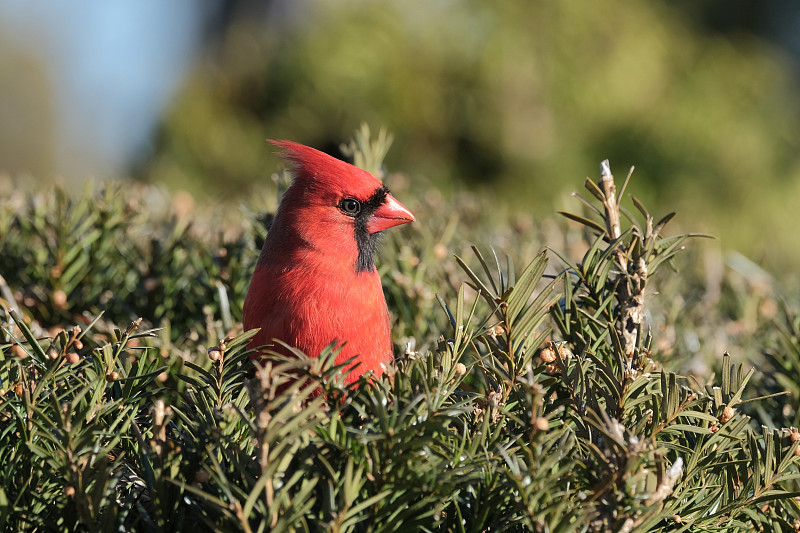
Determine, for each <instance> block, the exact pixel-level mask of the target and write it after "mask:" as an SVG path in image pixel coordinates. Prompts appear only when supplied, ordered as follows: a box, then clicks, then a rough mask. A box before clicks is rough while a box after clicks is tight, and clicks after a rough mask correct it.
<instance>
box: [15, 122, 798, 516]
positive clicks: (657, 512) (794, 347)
mask: <svg viewBox="0 0 800 533" xmlns="http://www.w3.org/2000/svg"><path fill="white" fill-rule="evenodd" d="M385 141H386V139H385V138H381V140H379V142H376V143H370V142H367V140H366V137H365V136H364V135H363V134H362V135H361V136H359V137H358V140H357V142H355V143H353V144H351V145H350V147H349V148H350V151H351V153H354V155H357V156H359V158H357V159H358V160H359V161H361V163H362V164H365V165H370V166H374V165H375V164H376V157H375V154H378V155H379V156H380V155H382V154H383V153H385V148H386V146H385ZM377 159H378V160H379V159H380V157H377ZM628 177H629V178H630V175H629V176H628ZM386 180H387V182H390V185H391V186H392V188H393V190H394V191H395V193H396V194H397V195H398V197H399V198H402V199H403V201H404V202H407V198H406V197H405V196H403V186H404V181H403V179H402V176H397V175H389V176H387V177H386ZM278 181H279V182H280V181H281V179H280V178H279V180H278ZM627 187H632V185H629V180H628V179H626V180H625V182H624V184H620V186H619V189H620V190H619V191H617V184H616V183H615V181H614V178H613V176H612V174H611V169H610V167H609V166H608V164H607V163H604V165H603V166H602V168H601V177H600V179H599V180H591V179H588V180H587V181H586V188H587V190H588V191H589V193H590V196H589V200H587V199H584V198H582V197H580V196H578V198H579V199H580V200H581V201H582V204H580V205H582V208H581V209H580V210H578V212H577V213H565V214H566V216H567V218H568V219H570V220H569V221H562V222H558V223H556V222H553V221H552V220H550V221H543V222H541V223H540V219H542V218H544V217H542V216H541V215H540V214H538V213H537V214H536V216H535V217H534V219H535V220H536V224H533V223H532V221H531V219H526V218H521V219H516V220H514V221H513V222H509V224H508V225H507V226H506V227H501V228H496V227H495V226H493V225H491V224H489V223H488V222H487V220H486V212H487V211H489V210H490V209H489V207H490V206H489V205H488V204H487V202H486V200H485V199H481V198H479V197H475V196H470V195H459V196H454V197H453V198H451V199H448V201H447V202H445V201H444V200H443V198H442V197H441V196H440V195H437V193H435V192H431V193H430V194H427V195H424V197H423V195H417V198H416V201H417V203H416V204H414V203H413V201H412V202H408V204H411V205H409V207H411V208H412V210H414V212H415V214H416V215H417V218H418V220H419V221H420V223H418V224H414V225H412V226H411V227H409V228H404V229H403V230H402V231H397V232H395V234H394V235H390V236H388V237H387V239H386V242H385V243H384V245H383V247H382V249H381V253H380V264H379V268H380V270H381V272H382V276H383V280H384V284H385V287H386V294H387V299H388V301H389V306H390V309H391V310H392V312H393V314H394V317H395V324H396V325H395V338H396V340H397V346H396V348H397V350H396V365H395V368H394V369H393V370H392V371H390V372H389V373H388V375H386V376H385V377H383V378H381V379H378V380H373V381H369V380H367V379H362V380H361V381H360V382H358V383H357V384H356V385H355V386H354V387H353V388H352V389H350V390H345V389H343V387H342V384H341V383H342V380H341V375H340V374H339V370H340V369H339V368H336V367H334V366H333V363H332V361H333V357H331V355H332V354H331V353H330V351H326V352H324V353H323V354H321V356H320V357H319V358H311V359H309V358H307V357H305V356H304V355H303V354H300V353H298V354H296V356H297V357H296V358H283V359H279V360H276V361H275V362H273V363H271V364H270V365H269V366H267V367H261V366H259V365H256V366H254V365H253V364H252V362H251V360H250V357H249V356H250V352H249V351H248V350H247V341H248V338H249V334H248V333H245V332H242V331H241V330H240V327H239V326H238V325H237V322H238V320H239V318H240V316H239V313H240V309H241V303H242V300H243V297H244V294H245V292H246V288H247V283H248V280H249V275H250V272H251V269H252V267H253V265H254V261H255V259H256V257H257V253H258V252H257V249H258V245H259V244H260V242H261V241H262V240H263V237H264V235H265V231H266V230H265V228H264V224H263V223H262V222H263V221H264V220H267V221H268V220H269V217H268V216H267V217H266V218H264V217H259V216H256V214H255V213H254V212H247V211H243V212H241V213H238V214H237V213H234V215H235V216H233V217H231V213H226V214H225V216H220V217H217V216H215V215H214V214H209V211H210V208H209V209H204V210H203V211H198V212H197V213H196V214H191V215H185V216H184V217H176V216H174V215H173V214H170V208H169V207H168V206H166V205H165V203H164V202H163V201H161V200H163V198H164V197H163V195H162V194H161V193H158V192H157V191H155V190H154V189H152V188H148V187H138V186H129V185H125V184H108V185H105V186H103V187H101V188H100V189H98V190H87V191H85V192H83V193H78V194H76V193H73V192H67V191H64V190H62V189H58V188H55V189H52V190H49V191H47V192H44V193H41V194H36V195H33V196H25V197H15V198H12V199H11V200H9V201H7V202H6V203H5V204H4V205H3V206H2V208H0V232H2V236H3V239H2V243H0V274H2V279H0V298H2V300H0V303H2V307H1V308H0V309H2V311H0V313H2V314H1V315H0V318H2V330H0V335H2V338H0V387H2V390H0V402H1V403H0V420H1V421H2V422H0V528H1V529H3V530H7V531H49V530H63V531H95V530H102V531H112V530H120V529H123V530H136V531H183V530H188V529H189V528H194V529H195V530H197V531H201V530H202V531H205V530H209V531H213V530H223V531H238V530H243V531H268V530H269V531H321V530H330V531H476V532H478V531H489V530H491V531H500V530H503V531H505V530H510V531H558V532H568V531H598V532H599V531H628V532H631V531H688V530H691V531H730V532H732V531H745V530H751V529H763V530H765V531H795V530H796V528H797V527H798V524H800V508H799V507H798V505H797V501H796V500H795V498H796V497H798V496H800V488H799V487H798V483H797V480H798V479H800V471H798V461H799V460H800V459H798V454H799V453H800V452H798V440H800V432H798V431H797V430H796V429H795V428H793V427H791V426H792V425H795V426H796V425H797V424H798V420H797V418H798V410H797V402H798V400H797V398H798V393H799V392H800V390H798V386H797V383H798V382H800V379H798V372H799V371H800V370H799V369H800V348H798V346H800V326H798V324H799V323H800V322H798V320H797V319H796V318H794V315H793V312H792V311H791V306H789V305H788V304H787V305H783V306H780V305H777V304H775V300H774V298H773V297H772V296H770V294H768V292H769V291H766V290H765V289H762V290H761V292H760V293H759V292H758V291H756V290H755V289H754V288H752V287H749V286H746V285H739V286H737V285H736V284H737V281H736V280H737V279H738V278H736V276H735V275H730V274H725V275H723V276H722V278H724V279H722V280H720V281H718V285H719V290H720V294H719V295H717V296H716V298H711V297H706V298H700V297H699V296H698V293H699V292H701V291H702V290H703V289H701V288H700V287H702V286H703V285H704V284H706V281H707V280H702V279H701V280H698V276H697V274H696V272H695V271H694V270H693V269H692V268H691V265H690V268H688V269H686V272H685V273H684V274H682V275H681V277H680V278H678V277H677V276H676V275H675V274H674V273H669V272H668V269H669V267H670V266H672V267H675V266H676V265H677V260H678V258H677V256H676V254H678V253H679V252H681V251H682V250H683V246H684V245H685V244H686V242H687V241H686V238H687V236H684V235H668V234H665V233H664V230H665V227H666V226H667V224H668V223H669V221H670V220H671V218H672V215H667V216H665V217H663V218H654V217H653V216H652V215H651V214H650V213H649V212H648V211H647V209H646V208H645V207H644V205H642V203H641V202H640V201H639V200H637V199H636V198H631V199H630V203H631V204H632V205H633V207H635V211H633V212H629V211H628V210H627V209H626V208H625V207H623V206H621V205H620V204H621V203H622V204H623V205H629V200H628V196H627V195H626V194H625V190H626V188H627ZM407 192H408V193H409V198H413V197H414V195H413V194H411V191H407ZM444 207H446V209H445V208H444ZM231 220H236V222H231ZM189 221H192V223H190V222H189ZM535 228H539V229H535ZM470 241H474V242H479V243H481V246H479V247H475V248H472V249H470V246H469V243H470ZM545 243H546V244H547V245H549V249H547V248H545V249H543V248H544V246H543V245H544V244H545ZM484 245H485V246H484ZM489 245H491V246H492V247H491V248H490V247H489ZM451 253H455V254H456V256H455V258H452V259H451V258H450V257H452V256H451ZM515 264H521V265H524V266H523V267H522V268H518V267H517V266H515ZM665 275H666V277H665ZM670 276H671V278H670ZM676 279H677V280H678V281H677V283H676V282H674V281H671V280H676ZM656 287H658V288H659V290H660V294H659V293H658V292H659V291H656V290H655V288H656ZM765 291H766V292H765ZM765 294H766V296H765ZM676 302H677V303H676ZM767 302H771V303H772V305H773V306H775V309H773V310H772V311H771V312H770V313H767V312H766V311H764V310H761V308H764V309H767V307H768V305H767ZM676 305H677V306H678V309H677V311H675V306H676ZM753 305H755V306H756V307H757V308H758V309H759V310H761V311H759V312H757V313H756V315H755V316H750V317H749V318H748V317H747V316H745V315H746V313H745V312H743V311H742V310H746V309H748V308H752V306H753ZM12 309H13V310H12ZM139 317H141V318H139ZM765 318H769V319H771V320H772V321H774V322H773V323H772V326H771V327H769V328H766V329H767V330H768V331H765V328H764V326H765V324H768V322H766V321H765ZM726 319H730V321H731V322H732V321H733V320H734V319H735V321H736V323H738V324H740V325H741V326H742V327H743V328H744V329H745V333H747V334H746V335H742V337H745V336H746V337H747V338H748V339H749V340H748V341H747V344H743V345H742V346H743V348H742V351H745V350H746V351H747V353H748V357H750V356H752V358H755V357H757V356H758V352H757V351H753V350H759V349H760V350H763V352H764V354H763V358H761V359H759V360H760V361H761V362H762V363H763V364H764V365H770V366H768V367H765V368H770V369H771V370H772V372H770V373H769V374H768V375H764V374H761V373H758V374H757V373H755V371H754V370H753V369H749V370H748V369H746V368H744V366H743V365H742V364H741V363H740V362H739V361H741V356H740V355H739V354H737V353H736V352H737V350H734V349H733V348H732V347H729V348H730V349H731V351H732V352H734V356H730V355H728V354H723V353H722V350H720V351H713V350H715V345H714V344H712V343H711V342H710V341H709V340H708V338H709V337H710V336H711V335H710V334H709V332H711V331H714V330H718V329H720V328H723V329H724V328H726V327H727V326H728V323H729V322H728V321H726ZM748 328H752V329H753V330H758V332H759V333H758V334H749V333H748V332H750V330H748ZM693 336H694V337H700V338H702V339H703V341H702V342H701V341H696V342H693V343H692V342H689V341H687V340H686V339H687V338H692V337H693ZM736 338H737V337H736V336H735V335H734V334H731V336H729V337H726V339H728V340H730V339H736ZM759 343H761V344H760V345H759ZM759 346H760V348H759ZM704 350H705V352H704ZM312 355H316V354H312ZM690 359H702V360H703V361H704V362H705V363H706V364H708V365H709V366H710V367H712V368H714V369H716V370H715V373H714V372H711V371H708V370H697V368H695V370H696V371H695V373H694V376H693V377H691V378H689V377H684V376H682V375H680V374H679V373H678V371H679V370H680V368H678V367H679V366H680V367H681V368H689V367H688V366H687V365H686V364H685V363H687V362H688V361H689V360H690ZM320 388H321V389H322V391H323V394H321V395H315V394H313V393H314V391H316V390H318V389H320ZM784 391H788V392H789V393H790V395H789V396H785V395H782V394H783V392H784ZM759 396H766V397H765V398H758V397H759ZM751 417H752V418H751ZM762 423H763V424H765V425H763V426H762V425H761V424H762Z"/></svg>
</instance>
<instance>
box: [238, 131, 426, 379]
mask: <svg viewBox="0 0 800 533" xmlns="http://www.w3.org/2000/svg"><path fill="white" fill-rule="evenodd" d="M271 142H273V144H275V145H276V146H278V147H280V148H281V149H282V150H283V155H284V157H285V158H286V160H287V161H288V162H289V163H290V164H291V165H292V168H293V171H294V172H293V173H294V181H293V182H292V185H291V186H290V187H289V189H288V190H287V191H286V193H285V194H284V197H283V199H282V200H281V204H280V207H279V208H278V212H277V213H276V215H275V218H274V220H273V222H272V226H271V228H270V230H269V232H268V233H267V238H266V241H265V242H264V247H263V248H262V250H261V256H260V257H259V260H258V264H257V265H256V268H255V271H254V272H253V278H252V280H251V282H250V289H249V291H248V293H247V298H246V299H245V303H244V310H243V319H242V322H243V325H244V329H245V331H247V330H250V329H254V328H260V331H259V332H258V334H257V335H256V336H255V337H254V338H253V340H252V341H251V344H250V345H251V346H263V345H268V344H271V343H272V341H273V339H279V340H281V341H283V342H285V343H287V344H288V345H290V346H294V347H296V348H299V349H300V350H302V351H303V352H304V353H306V354H307V355H309V356H312V357H316V356H318V355H319V353H320V351H321V350H322V349H323V348H325V346H327V345H328V344H330V343H331V342H337V343H339V344H342V343H343V344H344V347H343V348H342V349H341V351H340V352H339V354H338V356H337V358H336V363H337V364H339V363H341V362H343V361H345V360H347V359H349V358H350V357H353V356H357V358H356V365H354V367H353V371H352V372H351V373H350V374H349V376H348V377H347V378H346V382H347V383H350V382H353V381H355V380H357V379H358V377H359V376H360V375H361V374H363V373H365V372H367V371H370V370H371V371H373V372H375V374H376V375H380V374H381V373H382V372H383V369H382V365H386V364H388V363H389V362H390V361H391V360H392V340H391V332H390V327H389V313H388V310H387V308H386V300H385V299H384V296H383V288H382V287H381V281H380V277H379V276H378V272H377V270H376V269H375V266H374V264H373V263H372V254H373V253H374V250H375V245H376V241H377V236H378V233H379V232H380V231H382V230H384V229H387V228H390V227H392V226H396V225H399V224H405V223H408V222H411V221H413V220H414V216H413V215H412V214H411V212H410V211H409V210H408V209H406V208H405V207H403V206H402V205H401V204H400V203H399V202H398V201H397V200H395V199H394V197H393V196H392V195H391V194H390V193H389V192H388V190H387V189H386V188H385V187H384V185H383V183H381V181H380V180H379V179H378V178H376V177H375V176H373V175H372V174H370V173H369V172H367V171H365V170H362V169H360V168H357V167H355V166H353V165H350V164H348V163H345V162H344V161H341V160H339V159H336V158H334V157H331V156H329V155H327V154H324V153H322V152H320V151H318V150H315V149H313V148H309V147H307V146H303V145H301V144H297V143H294V142H290V141H271ZM278 350H279V348H278Z"/></svg>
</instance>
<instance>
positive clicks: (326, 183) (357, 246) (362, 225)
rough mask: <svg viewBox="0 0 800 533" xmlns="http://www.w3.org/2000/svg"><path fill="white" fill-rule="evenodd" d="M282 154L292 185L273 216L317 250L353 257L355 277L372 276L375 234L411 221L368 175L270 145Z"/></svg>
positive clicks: (292, 147) (302, 150)
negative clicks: (367, 273) (288, 169)
mask: <svg viewBox="0 0 800 533" xmlns="http://www.w3.org/2000/svg"><path fill="white" fill-rule="evenodd" d="M270 142H272V143H273V144H274V145H276V146H278V147H279V148H281V149H282V150H283V152H282V155H283V157H284V158H285V159H286V160H287V161H288V162H289V163H290V164H291V166H292V170H293V174H294V181H293V182H292V185H291V187H289V189H288V190H287V191H286V194H285V195H284V198H283V200H282V201H281V206H280V208H279V210H278V215H277V216H276V222H278V219H279V218H289V217H291V218H292V219H293V220H291V221H289V220H286V221H285V223H288V224H290V225H292V226H294V227H295V229H296V230H297V231H298V232H299V234H300V235H299V236H300V238H302V239H303V240H304V241H305V242H307V243H308V244H309V245H310V246H312V247H314V248H318V249H329V248H335V249H338V250H340V251H341V252H343V253H346V254H347V255H351V254H352V255H356V259H355V268H356V270H357V271H358V272H371V271H372V270H374V268H375V266H374V263H373V254H374V252H375V247H376V245H377V239H378V234H379V233H380V232H381V231H383V230H385V229H388V228H391V227H393V226H398V225H400V224H406V223H408V222H412V221H413V220H414V215H412V214H411V211H409V210H408V209H407V208H406V207H404V206H403V204H401V203H400V202H398V201H397V200H396V199H395V198H394V196H392V195H391V193H390V192H389V189H387V188H386V186H385V185H384V184H383V183H382V182H381V180H379V179H378V178H376V177H375V176H373V175H372V174H370V173H369V172H367V171H366V170H363V169H360V168H358V167H356V166H353V165H351V164H349V163H346V162H344V161H341V160H340V159H336V158H335V157H331V156H329V155H327V154H325V153H323V152H320V151H319V150H315V149H314V148H310V147H308V146H304V145H302V144H298V143H295V142H291V141H270Z"/></svg>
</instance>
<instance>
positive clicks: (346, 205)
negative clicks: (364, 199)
mask: <svg viewBox="0 0 800 533" xmlns="http://www.w3.org/2000/svg"><path fill="white" fill-rule="evenodd" d="M339 209H341V210H342V211H343V212H344V214H345V215H349V216H351V217H354V216H356V215H358V214H359V213H360V212H361V202H359V201H358V200H356V199H355V198H345V199H344V200H342V201H341V202H339Z"/></svg>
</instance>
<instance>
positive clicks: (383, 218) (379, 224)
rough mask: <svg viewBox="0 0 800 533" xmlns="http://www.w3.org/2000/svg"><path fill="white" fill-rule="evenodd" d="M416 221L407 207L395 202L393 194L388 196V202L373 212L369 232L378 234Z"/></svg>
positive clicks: (368, 226)
mask: <svg viewBox="0 0 800 533" xmlns="http://www.w3.org/2000/svg"><path fill="white" fill-rule="evenodd" d="M413 221H414V215H412V214H411V211H409V210H408V209H406V207H405V206H404V205H403V204H401V203H400V202H398V201H397V200H395V198H394V196H392V195H391V194H387V195H386V201H385V202H383V204H381V206H380V207H378V208H377V209H376V210H375V211H373V212H372V217H371V218H370V219H369V222H367V231H369V232H370V233H378V232H379V231H383V230H385V229H388V228H391V227H392V226H399V225H400V224H408V223H409V222H413Z"/></svg>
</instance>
